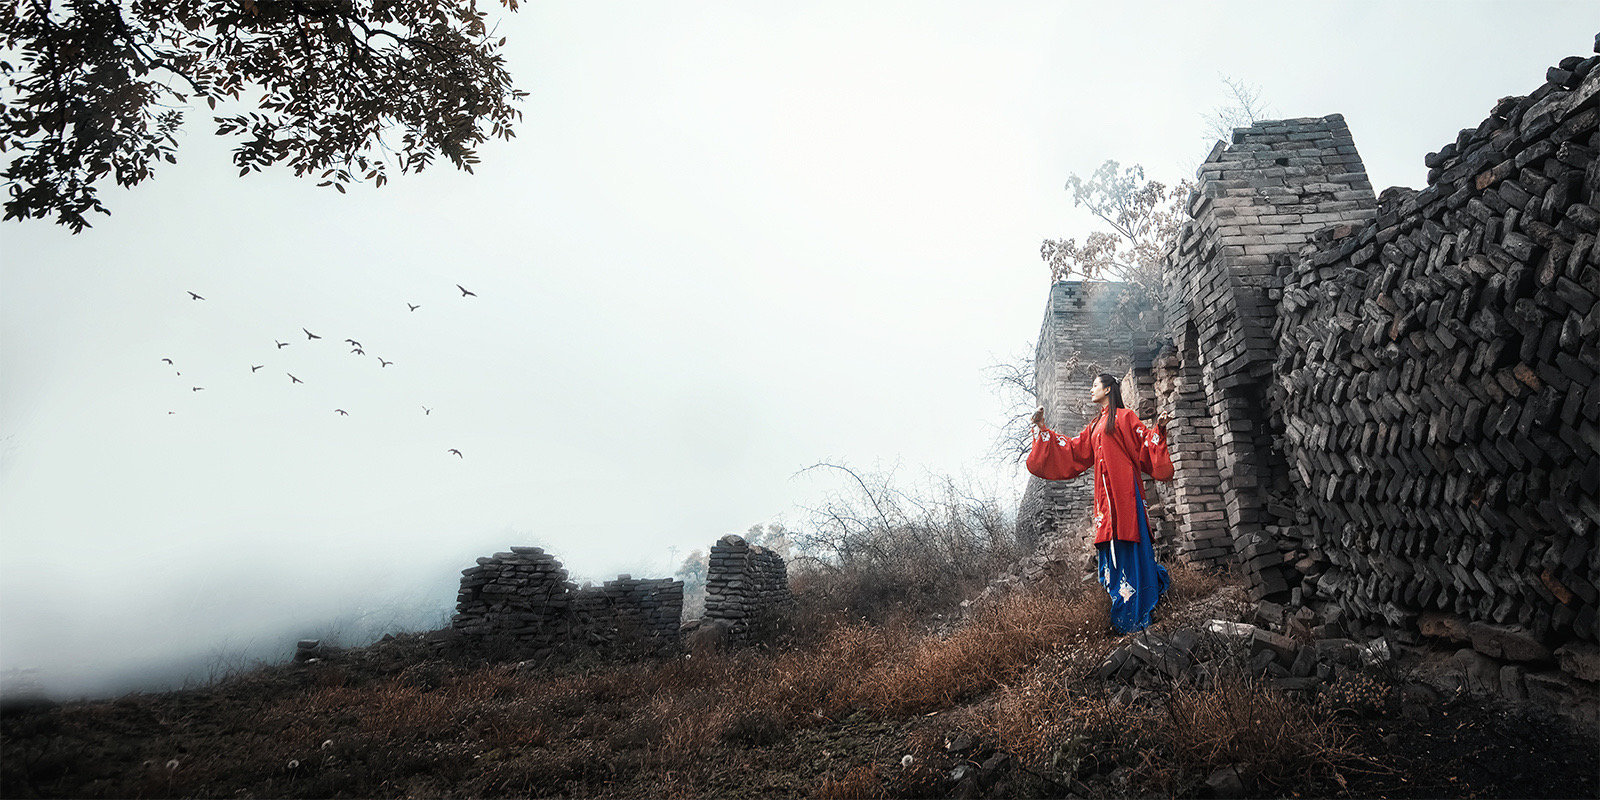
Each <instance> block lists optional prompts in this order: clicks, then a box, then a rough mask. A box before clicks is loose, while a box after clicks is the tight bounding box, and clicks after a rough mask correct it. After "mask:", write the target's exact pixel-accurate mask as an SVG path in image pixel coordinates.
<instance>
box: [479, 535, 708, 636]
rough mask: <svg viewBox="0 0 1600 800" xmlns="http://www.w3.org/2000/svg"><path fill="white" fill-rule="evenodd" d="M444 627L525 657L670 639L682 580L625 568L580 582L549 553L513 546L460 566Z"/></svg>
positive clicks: (678, 610)
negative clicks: (452, 610) (600, 580)
mask: <svg viewBox="0 0 1600 800" xmlns="http://www.w3.org/2000/svg"><path fill="white" fill-rule="evenodd" d="M456 600H457V603H456V615H455V616H454V617H453V618H452V619H451V627H452V629H453V631H454V632H455V634H456V635H457V637H458V639H460V640H461V641H462V643H464V644H467V645H490V644H492V645H495V646H496V647H498V648H501V649H507V650H509V651H510V652H511V653H514V654H516V655H519V656H521V657H524V658H543V657H545V656H549V655H551V654H553V653H555V652H556V651H558V650H560V649H563V648H567V647H572V646H578V647H608V646H615V645H620V644H636V643H643V644H646V645H649V646H652V647H655V646H665V645H668V644H672V643H675V642H676V641H677V638H676V637H677V630H678V617H679V616H680V615H681V614H682V613H683V582H682V581H677V580H673V579H671V578H660V579H635V578H631V577H629V576H627V575H623V576H620V577H619V578H618V579H617V580H614V581H607V582H605V583H604V584H603V585H601V586H594V587H585V588H583V589H579V588H578V586H577V584H575V583H573V582H571V581H569V580H567V571H566V569H564V568H563V567H562V566H561V562H559V561H557V560H556V559H555V557H554V556H552V555H550V554H549V553H546V552H545V551H544V550H543V549H541V548H538V547H513V548H511V550H510V551H508V552H503V553H495V554H494V555H493V556H489V557H486V558H480V559H478V564H477V566H474V567H469V568H467V569H464V570H462V571H461V589H460V592H459V593H458V594H457V595H456Z"/></svg>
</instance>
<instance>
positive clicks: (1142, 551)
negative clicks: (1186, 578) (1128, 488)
mask: <svg viewBox="0 0 1600 800" xmlns="http://www.w3.org/2000/svg"><path fill="white" fill-rule="evenodd" d="M1134 496H1135V500H1136V503H1137V504H1138V506H1139V541H1137V542H1122V541H1117V540H1116V539H1113V540H1111V541H1110V542H1107V543H1105V544H1098V545H1095V548H1096V549H1097V550H1099V551H1100V585H1101V586H1104V587H1106V592H1107V593H1109V594H1110V595H1111V624H1112V625H1113V626H1115V627H1116V629H1117V630H1119V631H1121V632H1123V633H1133V632H1134V631H1142V630H1144V629H1145V628H1148V627H1150V611H1151V610H1152V609H1154V608H1155V607H1156V603H1157V601H1159V600H1160V599H1161V595H1162V594H1164V593H1165V592H1166V591H1167V587H1168V586H1170V585H1171V583H1172V579H1171V578H1170V577H1168V575H1167V568H1166V567H1163V566H1161V565H1160V564H1157V563H1156V554H1155V550H1154V549H1152V548H1151V546H1150V526H1149V524H1148V523H1147V522H1146V520H1145V516H1144V491H1143V490H1142V489H1140V488H1139V487H1137V486H1136V487H1135V488H1134Z"/></svg>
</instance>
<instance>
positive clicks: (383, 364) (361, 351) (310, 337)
mask: <svg viewBox="0 0 1600 800" xmlns="http://www.w3.org/2000/svg"><path fill="white" fill-rule="evenodd" d="M456 288H457V289H460V290H461V296H462V297H463V298H467V297H477V296H478V295H477V293H476V292H473V291H470V290H468V289H467V288H466V287H465V286H462V285H461V284H459V283H458V284H456ZM189 299H190V300H204V299H205V298H204V297H202V296H200V295H199V294H197V293H195V292H189ZM406 308H407V309H409V310H410V311H413V312H415V311H416V310H417V309H419V308H422V306H421V305H419V304H416V303H411V302H407V303H406ZM300 331H301V332H302V333H304V334H305V335H306V341H315V340H317V339H321V338H322V337H321V336H319V335H317V334H315V333H312V332H311V331H309V330H307V329H306V328H303V327H302V328H301V329H300ZM272 343H273V344H275V345H277V349H279V350H282V349H283V348H285V347H288V346H289V344H290V343H289V342H280V341H278V340H277V339H273V340H272ZM344 343H345V344H348V345H350V352H351V353H352V354H354V355H358V356H364V355H366V354H367V351H366V349H365V348H363V347H362V346H361V343H360V342H358V341H356V340H355V339H345V340H344ZM161 360H162V361H163V362H165V363H166V364H167V365H168V366H171V367H176V366H177V365H176V364H174V363H173V361H172V359H171V358H162V359H161ZM393 365H394V362H393V361H387V360H384V359H383V358H381V357H378V366H379V368H387V367H390V366H393ZM263 366H265V365H264V364H252V365H250V373H251V374H255V373H256V372H257V371H259V370H260V369H261V368H262V367H263ZM177 374H178V375H182V374H183V373H182V372H178V373H177ZM283 374H285V375H287V376H289V382H290V384H291V385H293V384H303V383H305V381H303V380H300V379H299V378H297V377H295V376H294V374H293V373H291V372H287V371H286V372H284V373H283ZM204 390H205V387H204V386H191V387H190V389H189V391H191V392H199V391H204ZM167 413H168V414H175V413H177V412H175V411H168V412H167ZM334 413H336V414H338V415H339V416H342V417H348V416H350V412H348V411H345V410H344V409H342V408H336V409H334ZM422 413H423V415H424V416H426V415H429V414H432V413H433V409H431V408H428V407H427V406H423V407H422ZM445 452H446V453H447V454H449V455H454V456H455V457H457V458H465V456H463V455H461V451H460V450H457V449H456V448H454V447H452V448H450V449H449V450H447V451H445Z"/></svg>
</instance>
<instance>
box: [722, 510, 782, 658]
mask: <svg viewBox="0 0 1600 800" xmlns="http://www.w3.org/2000/svg"><path fill="white" fill-rule="evenodd" d="M793 604H794V597H793V596H792V595H790V594H789V571H788V567H787V566H786V565H785V564H784V563H783V556H780V555H778V554H777V553H774V552H772V551H771V550H768V549H767V548H765V547H760V546H757V545H751V544H748V543H746V542H745V540H744V539H743V538H742V537H739V536H734V535H731V534H730V535H728V536H724V537H722V538H721V539H718V540H717V543H716V544H714V545H712V546H711V554H710V556H709V564H708V567H707V569H706V613H705V620H704V623H702V624H710V623H720V624H722V625H725V626H727V630H728V633H729V635H730V636H731V638H733V639H734V640H735V641H744V640H748V639H750V638H752V637H753V635H754V634H756V633H758V632H759V631H760V630H761V628H762V626H763V625H765V624H768V623H770V622H771V621H773V620H774V619H775V618H776V617H777V616H779V615H781V614H783V613H784V612H785V611H787V610H789V608H790V607H792V606H793Z"/></svg>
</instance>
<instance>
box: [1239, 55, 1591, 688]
mask: <svg viewBox="0 0 1600 800" xmlns="http://www.w3.org/2000/svg"><path fill="white" fill-rule="evenodd" d="M1597 63H1600V57H1592V58H1587V59H1582V58H1577V57H1573V58H1568V59H1566V60H1563V61H1562V62H1561V64H1560V65H1559V66H1557V67H1555V68H1552V69H1551V71H1550V73H1549V76H1548V77H1549V82H1547V83H1546V84H1545V85H1544V86H1542V87H1540V89H1539V90H1538V91H1536V92H1534V93H1533V94H1532V95H1529V96H1528V97H1511V98H1505V99H1503V100H1501V101H1500V102H1499V103H1498V104H1496V105H1495V107H1494V110H1493V112H1492V114H1491V115H1490V116H1489V117H1488V118H1487V119H1485V120H1484V121H1483V122H1482V124H1480V125H1478V127H1477V128H1475V129H1468V130H1464V131H1462V132H1461V134H1460V136H1458V137H1457V139H1456V141H1455V142H1453V143H1451V144H1449V145H1447V146H1445V147H1444V148H1443V149H1442V150H1440V151H1439V152H1437V153H1433V154H1430V155H1429V156H1428V158H1427V159H1426V162H1427V164H1428V166H1429V167H1430V168H1431V171H1430V173H1429V184H1430V185H1429V186H1428V187H1427V188H1426V189H1424V190H1422V191H1420V192H1410V191H1409V190H1395V189H1391V190H1389V191H1387V192H1385V193H1384V196H1383V197H1382V198H1381V199H1380V207H1379V213H1378V216H1377V219H1376V220H1375V221H1374V222H1372V223H1370V224H1367V225H1362V226H1355V225H1346V226H1339V227H1334V228H1330V229H1327V230H1324V231H1322V232H1321V233H1319V234H1318V236H1317V237H1316V241H1314V242H1313V243H1312V244H1311V245H1310V246H1308V247H1307V248H1305V250H1304V251H1302V254H1301V257H1300V258H1299V260H1297V261H1296V262H1294V263H1293V264H1292V266H1291V267H1290V268H1289V269H1287V270H1286V277H1285V280H1284V285H1283V296H1282V300H1281V303H1280V306H1279V316H1278V322H1277V325H1276V327H1275V328H1274V330H1273V334H1274V337H1275V338H1277V339H1279V340H1280V341H1281V342H1282V343H1283V344H1282V347H1281V348H1280V351H1279V357H1278V360H1277V363H1276V366H1275V373H1276V374H1275V381H1274V391H1273V393H1272V395H1271V397H1270V401H1271V406H1272V410H1273V414H1274V416H1275V423H1276V424H1275V427H1278V428H1280V429H1281V430H1282V432H1283V439H1284V450H1285V455H1286V456H1287V458H1288V460H1289V466H1290V469H1291V470H1292V473H1293V476H1294V477H1295V478H1296V483H1297V484H1298V486H1299V488H1300V489H1301V491H1300V492H1299V495H1300V497H1299V500H1300V504H1301V506H1302V509H1303V510H1304V511H1306V512H1309V515H1308V521H1309V526H1307V536H1306V544H1307V548H1306V550H1305V554H1306V557H1304V558H1301V559H1300V560H1299V561H1297V562H1296V563H1295V567H1296V570H1295V572H1296V573H1297V574H1296V575H1294V577H1295V578H1297V579H1298V582H1299V585H1300V587H1301V588H1302V589H1303V590H1304V593H1305V595H1306V596H1307V597H1308V598H1310V599H1321V600H1332V601H1334V602H1336V603H1337V604H1338V605H1339V606H1341V607H1342V608H1343V609H1345V610H1346V611H1347V612H1349V613H1350V614H1352V615H1353V616H1354V617H1356V618H1357V619H1360V620H1366V621H1378V622H1382V623H1384V624H1386V625H1388V626H1390V627H1393V628H1396V629H1400V630H1410V631H1416V630H1417V629H1418V626H1419V624H1420V620H1421V618H1422V615H1423V614H1425V613H1430V612H1431V613H1432V614H1434V615H1442V616H1443V617H1444V618H1446V619H1447V620H1448V625H1449V626H1450V627H1451V628H1452V629H1460V630H1463V631H1464V630H1467V629H1469V628H1471V627H1472V626H1477V629H1479V630H1486V629H1485V628H1484V626H1486V625H1487V626H1492V627H1494V628H1495V629H1496V630H1500V631H1502V632H1503V633H1504V635H1507V636H1514V637H1517V638H1519V639H1521V638H1527V639H1528V640H1529V641H1531V642H1533V643H1536V644H1538V646H1539V648H1540V651H1539V658H1538V660H1539V661H1540V662H1542V663H1550V662H1551V661H1552V659H1551V657H1550V654H1551V652H1552V651H1553V650H1555V649H1559V648H1560V647H1561V646H1562V645H1563V644H1564V643H1571V642H1582V643H1584V644H1574V645H1573V648H1576V650H1577V651H1585V648H1587V649H1588V650H1587V651H1588V652H1593V645H1592V644H1589V643H1593V642H1595V641H1597V640H1600V616H1597V610H1600V595H1597V589H1596V582H1597V580H1600V542H1597V532H1600V500H1597V498H1600V381H1597V380H1596V376H1597V375H1600V335H1597V332H1600V304H1597V303H1596V298H1597V297H1600V236H1597V234H1600V161H1597V160H1596V157H1595V154H1596V151H1597V150H1600V131H1597V119H1600V108H1597V104H1600V69H1596V68H1595V67H1596V64H1597ZM1430 618H1431V617H1430ZM1440 624H1445V623H1440ZM1464 639H1465V640H1469V641H1471V642H1472V644H1473V646H1474V648H1479V650H1478V651H1479V653H1480V654H1481V655H1483V656H1486V657H1493V656H1495V655H1496V653H1499V654H1500V655H1504V651H1503V650H1496V651H1495V652H1484V651H1483V649H1482V648H1488V649H1490V650H1495V647H1494V645H1493V644H1490V642H1491V641H1492V638H1491V637H1487V636H1478V637H1464ZM1568 652H1574V651H1573V650H1572V649H1571V648H1569V651H1568ZM1569 661H1570V659H1569ZM1566 663H1567V662H1563V664H1564V665H1565V664H1566ZM1572 663H1573V664H1576V663H1578V662H1576V661H1572ZM1577 669H1579V668H1578V667H1572V668H1570V669H1569V670H1568V671H1569V673H1570V674H1572V675H1577V674H1578V673H1577V672H1575V671H1574V670H1577ZM1588 680H1594V677H1590V678H1588ZM1573 688H1576V687H1573Z"/></svg>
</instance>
